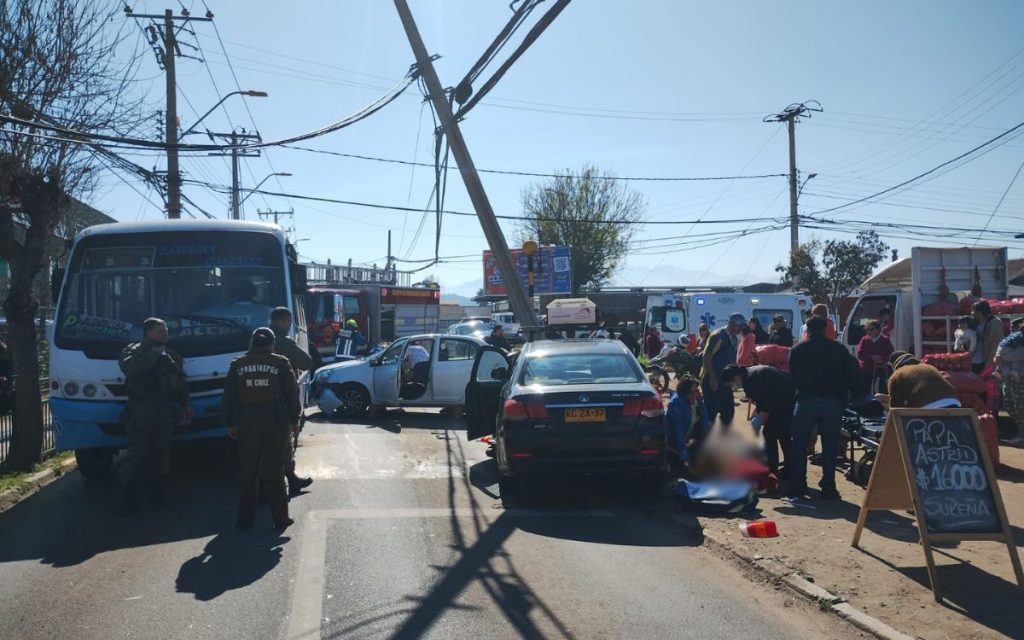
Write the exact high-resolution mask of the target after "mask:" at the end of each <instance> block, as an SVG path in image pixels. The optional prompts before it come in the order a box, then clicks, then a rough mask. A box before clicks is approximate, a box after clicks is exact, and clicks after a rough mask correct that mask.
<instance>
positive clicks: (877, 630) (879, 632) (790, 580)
mask: <svg viewBox="0 0 1024 640" xmlns="http://www.w3.org/2000/svg"><path fill="white" fill-rule="evenodd" d="M672 520H673V521H674V522H675V523H676V524H679V525H682V526H684V527H686V528H687V529H690V530H692V529H693V526H692V524H691V523H689V522H685V521H684V520H682V518H681V517H679V516H675V515H674V516H672ZM701 531H702V533H703V535H704V542H705V544H706V545H707V546H709V547H711V548H713V549H715V550H716V551H719V552H722V553H725V554H728V555H730V556H732V557H733V558H735V559H737V560H740V561H742V562H743V563H744V564H746V565H747V566H749V567H751V568H753V569H756V570H757V571H758V572H760V573H762V574H765V575H766V576H768V577H770V578H773V579H775V580H777V581H779V582H780V583H782V584H784V585H786V586H787V587H788V588H789V589H790V590H792V591H795V592H797V593H798V594H800V595H802V596H804V597H805V598H807V599H808V600H810V601H811V602H815V603H817V604H818V606H819V607H821V609H822V610H823V611H831V612H832V613H835V614H836V615H837V616H839V617H840V618H842V619H843V620H846V621H847V622H849V623H850V624H852V625H853V626H855V627H857V628H858V629H860V630H861V631H866V632H867V633H870V634H871V635H873V636H875V637H876V638H880V639H881V640H914V638H913V636H908V635H907V634H905V633H903V632H901V631H898V630H896V629H894V628H892V627H890V626H889V625H887V624H885V623H884V622H882V621H881V620H878V619H877V618H873V617H871V616H869V615H868V614H866V613H864V612H863V611H861V610H860V609H858V608H856V607H854V606H853V605H851V604H850V603H849V602H846V601H845V600H843V598H841V597H839V596H837V595H835V594H833V593H830V592H829V591H826V590H825V589H822V588H821V587H819V586H818V585H816V584H814V583H813V582H811V581H810V580H807V579H806V578H804V577H803V576H801V575H800V573H799V572H798V571H796V570H794V569H792V568H791V567H787V566H785V565H784V564H782V563H780V562H778V561H777V560H774V559H772V558H764V557H762V556H761V555H760V554H757V555H754V556H753V557H750V556H747V555H746V554H744V553H743V552H742V551H740V550H739V549H737V548H735V547H733V546H732V545H731V544H729V543H728V542H726V541H724V540H722V539H721V538H719V537H718V536H716V535H715V534H714V533H711V532H710V531H708V530H707V529H704V528H701Z"/></svg>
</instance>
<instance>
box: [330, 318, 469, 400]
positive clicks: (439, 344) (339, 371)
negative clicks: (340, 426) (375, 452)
mask: <svg viewBox="0 0 1024 640" xmlns="http://www.w3.org/2000/svg"><path fill="white" fill-rule="evenodd" d="M483 346H486V343H485V342H484V341H483V340H481V339H479V338H476V337H474V336H458V335H449V334H438V333H432V334H426V335H419V336H411V337H408V338H399V339H398V340H395V341H394V342H393V343H392V344H391V346H389V347H388V348H387V349H386V350H385V351H384V352H382V353H379V354H377V355H375V356H373V357H371V358H364V359H360V360H347V361H342V362H335V363H334V364H329V365H327V366H325V367H322V368H320V369H318V370H317V372H316V376H315V377H314V379H313V382H312V388H311V397H312V401H313V402H314V403H316V405H317V406H318V407H319V408H320V410H321V411H323V413H324V415H326V416H334V415H343V416H348V417H358V416H363V415H366V414H367V413H368V412H369V411H370V409H371V408H376V407H457V406H461V405H463V404H465V401H466V397H465V396H466V385H467V384H468V383H469V376H470V373H471V370H472V369H473V360H474V359H475V358H476V354H477V351H479V350H480V347H483ZM428 356H429V359H428Z"/></svg>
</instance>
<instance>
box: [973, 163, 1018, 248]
mask: <svg viewBox="0 0 1024 640" xmlns="http://www.w3.org/2000/svg"><path fill="white" fill-rule="evenodd" d="M1022 169H1024V162H1021V163H1020V166H1019V167H1017V173H1015V174H1013V178H1011V179H1010V184H1008V185H1006V191H1003V195H1002V196H1001V197H1000V198H999V202H997V203H996V206H995V208H994V209H992V213H991V214H990V215H989V217H988V220H986V221H985V227H984V228H983V229H982V230H981V233H979V234H978V237H977V238H976V239H975V240H974V246H978V242H980V241H981V236H982V234H983V233H985V231H986V230H988V225H990V224H992V218H993V217H994V216H995V215H996V212H997V211H999V207H1000V206H1001V205H1002V204H1003V200H1005V199H1006V194H1008V193H1010V189H1012V188H1013V185H1014V184H1015V183H1016V182H1017V178H1018V177H1019V176H1020V172H1021V170H1022ZM1017 235H1018V234H1016V233H1015V234H1014V237H1016V236H1017Z"/></svg>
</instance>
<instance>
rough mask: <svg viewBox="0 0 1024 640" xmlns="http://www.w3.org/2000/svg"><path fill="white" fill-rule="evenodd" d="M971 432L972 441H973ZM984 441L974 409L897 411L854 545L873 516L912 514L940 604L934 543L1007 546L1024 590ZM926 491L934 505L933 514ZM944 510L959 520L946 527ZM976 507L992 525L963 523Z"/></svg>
mask: <svg viewBox="0 0 1024 640" xmlns="http://www.w3.org/2000/svg"><path fill="white" fill-rule="evenodd" d="M968 423H969V428H966V425H967V424H968ZM971 433H973V435H974V441H973V442H969V441H968V439H969V436H970V434H971ZM908 434H910V436H908ZM964 436H967V437H964ZM984 442H985V441H984V439H983V437H982V434H981V429H980V427H979V424H978V416H977V414H976V413H975V412H974V411H973V410H972V409H893V410H891V411H890V412H889V416H888V419H887V421H886V425H885V431H884V432H883V434H882V442H881V443H880V445H879V447H878V455H877V457H876V458H875V464H874V469H873V470H872V472H871V479H870V481H869V482H868V488H867V493H866V494H865V496H864V503H863V504H862V505H861V508H860V515H859V517H858V518H857V527H856V529H855V530H854V533H853V541H852V542H851V544H852V545H853V546H854V547H858V546H859V544H860V534H861V532H862V531H863V530H864V523H865V522H866V521H867V517H868V512H869V511H872V510H878V509H882V510H887V511H897V510H905V509H913V510H914V517H915V519H916V520H917V528H918V531H919V532H920V534H921V546H922V547H923V548H924V557H925V561H926V562H927V563H928V579H929V580H930V581H931V586H932V592H933V593H934V594H935V600H936V601H937V602H941V601H942V591H941V588H940V586H939V577H938V573H937V571H936V568H935V559H934V557H933V555H932V542H958V541H961V540H965V541H970V540H987V541H992V542H1002V543H1004V544H1006V548H1007V551H1009V553H1010V562H1011V564H1012V565H1013V572H1014V574H1015V575H1016V578H1017V585H1018V587H1020V589H1021V590H1022V591H1024V571H1022V570H1021V563H1020V557H1019V555H1018V553H1017V548H1016V544H1015V543H1014V541H1013V535H1012V533H1011V531H1010V524H1009V521H1008V520H1007V517H1006V509H1005V508H1004V506H1003V499H1002V496H1001V495H1000V493H999V485H998V482H997V480H996V476H995V471H994V470H993V467H992V461H991V460H990V459H989V456H988V450H987V449H986V447H985V446H984ZM954 465H955V466H954ZM982 469H983V471H984V482H983V481H982V476H981V473H982ZM972 471H973V472H974V473H971V472H972ZM951 478H952V479H951ZM965 478H966V479H968V480H965ZM919 483H921V485H922V486H921V487H919ZM936 485H938V486H936ZM986 485H987V486H986ZM964 486H967V487H968V488H967V489H964ZM922 489H923V490H924V491H923V492H924V493H926V500H927V501H928V504H927V508H928V510H927V511H926V504H925V501H923V500H922V496H921V493H922ZM940 503H941V504H943V505H951V507H950V508H949V509H948V510H946V511H945V513H947V514H955V515H954V516H953V517H950V518H949V519H948V520H944V516H943V510H941V509H936V508H935V506H934V505H935V504H940ZM977 504H981V505H982V506H983V508H982V509H980V511H981V512H982V513H985V514H987V516H988V517H987V518H982V517H979V518H978V519H973V520H972V519H970V518H969V517H968V519H966V520H965V519H964V518H962V517H961V516H960V514H962V513H967V512H973V511H974V509H972V508H971V507H972V506H976V505H977ZM985 505H991V506H992V507H993V508H994V512H989V510H988V509H987V508H984V506H985Z"/></svg>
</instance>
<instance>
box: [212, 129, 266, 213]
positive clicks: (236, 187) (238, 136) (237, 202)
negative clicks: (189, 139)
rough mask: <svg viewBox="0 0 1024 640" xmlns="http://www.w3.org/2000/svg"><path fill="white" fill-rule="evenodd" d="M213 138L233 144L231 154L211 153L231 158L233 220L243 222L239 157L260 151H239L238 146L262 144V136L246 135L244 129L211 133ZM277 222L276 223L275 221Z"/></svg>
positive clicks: (256, 154) (258, 153) (252, 154)
mask: <svg viewBox="0 0 1024 640" xmlns="http://www.w3.org/2000/svg"><path fill="white" fill-rule="evenodd" d="M208 135H209V136H210V137H211V138H212V137H219V138H224V139H225V140H227V141H228V142H229V143H230V144H231V153H210V154H209V155H211V156H228V155H229V156H231V219H232V220H241V219H242V196H241V193H240V191H241V185H240V184H239V182H240V181H239V174H238V159H239V157H249V156H258V155H260V150H259V149H256V150H245V149H242V150H239V148H238V145H239V144H240V143H243V142H246V141H249V140H255V141H256V142H260V141H261V140H262V139H261V138H260V134H258V133H246V132H245V129H242V133H238V132H236V131H232V132H231V133H209V134H208ZM275 222H276V221H275Z"/></svg>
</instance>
